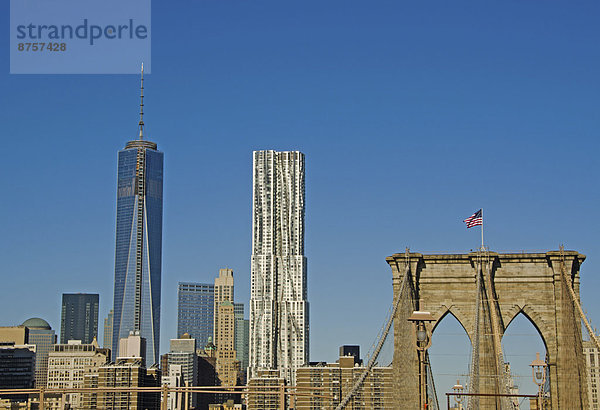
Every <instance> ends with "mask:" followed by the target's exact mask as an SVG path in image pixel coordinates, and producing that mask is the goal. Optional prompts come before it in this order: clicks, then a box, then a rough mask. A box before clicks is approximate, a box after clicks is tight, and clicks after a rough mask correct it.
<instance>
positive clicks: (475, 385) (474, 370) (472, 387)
mask: <svg viewBox="0 0 600 410" xmlns="http://www.w3.org/2000/svg"><path fill="white" fill-rule="evenodd" d="M477 259H478V261H477V281H476V286H475V287H476V288H477V293H476V295H475V331H474V332H473V333H474V334H473V339H474V340H473V348H472V353H471V371H470V372H469V373H470V376H469V393H479V311H480V310H481V273H482V272H481V265H482V263H481V260H482V258H481V254H479V255H478V257H477ZM467 408H468V409H469V410H476V409H478V408H479V396H470V398H469V403H468V406H467Z"/></svg>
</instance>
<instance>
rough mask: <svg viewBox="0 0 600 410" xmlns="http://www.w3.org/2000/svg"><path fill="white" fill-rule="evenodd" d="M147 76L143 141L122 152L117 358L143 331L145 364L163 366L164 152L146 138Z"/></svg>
mask: <svg viewBox="0 0 600 410" xmlns="http://www.w3.org/2000/svg"><path fill="white" fill-rule="evenodd" d="M143 96H144V72H143V68H142V94H141V97H142V103H141V105H140V122H139V130H140V133H139V139H138V140H134V141H129V142H128V143H127V145H126V146H125V149H123V150H121V151H119V156H118V164H119V165H118V166H119V168H118V182H117V234H116V249H115V290H114V309H113V310H114V317H113V339H112V351H113V352H114V353H113V357H114V358H116V357H118V346H119V339H121V338H124V337H127V336H128V335H129V333H130V332H132V331H133V332H139V334H140V335H141V336H142V337H143V338H145V339H146V347H147V348H146V355H145V358H146V364H147V366H148V367H149V366H151V365H152V364H154V363H158V362H159V340H160V289H161V263H162V262H161V258H162V213H163V198H162V196H163V153H162V152H160V151H157V145H156V143H154V142H150V141H146V140H144V139H143V129H144V121H143V107H144V104H143V101H144V100H143Z"/></svg>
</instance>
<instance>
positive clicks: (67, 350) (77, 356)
mask: <svg viewBox="0 0 600 410" xmlns="http://www.w3.org/2000/svg"><path fill="white" fill-rule="evenodd" d="M109 359H110V351H109V349H103V348H100V346H99V345H98V341H97V340H96V339H95V338H94V339H92V342H91V343H89V344H87V343H86V344H82V343H81V341H79V340H70V341H69V342H68V343H66V344H62V343H61V344H57V345H54V348H53V349H52V351H51V352H50V354H49V355H48V384H47V387H48V388H49V389H52V388H58V389H62V388H81V387H84V375H85V373H98V369H99V368H100V366H102V365H105V364H107V362H108V361H109ZM81 399H82V395H81V393H73V392H69V393H66V394H65V400H66V403H68V404H69V405H70V408H75V409H80V408H84V407H83V406H82V402H81Z"/></svg>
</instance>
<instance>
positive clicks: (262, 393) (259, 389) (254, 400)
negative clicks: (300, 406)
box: [247, 370, 289, 410]
mask: <svg viewBox="0 0 600 410" xmlns="http://www.w3.org/2000/svg"><path fill="white" fill-rule="evenodd" d="M285 385H286V382H285V379H284V378H283V377H281V374H280V373H279V370H259V371H258V372H257V373H256V377H253V378H251V379H250V381H249V382H248V396H247V402H248V410H278V409H281V408H284V409H286V408H287V405H288V402H289V400H288V399H287V397H286V396H285V395H284V396H283V397H282V396H281V394H280V393H281V391H282V389H284V388H285Z"/></svg>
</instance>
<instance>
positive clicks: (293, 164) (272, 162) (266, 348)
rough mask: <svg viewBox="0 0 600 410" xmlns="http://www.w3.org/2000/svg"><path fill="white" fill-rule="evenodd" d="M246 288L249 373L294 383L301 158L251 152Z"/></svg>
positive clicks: (300, 278)
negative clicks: (275, 375)
mask: <svg viewBox="0 0 600 410" xmlns="http://www.w3.org/2000/svg"><path fill="white" fill-rule="evenodd" d="M252 192H253V210H252V258H251V289H250V358H249V361H250V367H249V370H250V374H249V377H254V376H256V375H257V374H258V371H259V370H279V371H280V374H281V376H282V377H283V378H285V379H286V380H287V381H288V382H289V383H291V384H295V369H297V368H298V367H300V366H304V365H305V364H306V363H308V354H309V352H308V346H309V344H308V340H309V335H308V330H309V324H308V319H309V318H308V312H309V311H308V301H307V282H306V257H305V256H304V210H305V205H304V154H302V153H301V152H299V151H290V152H277V151H255V152H254V160H253V191H252Z"/></svg>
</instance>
